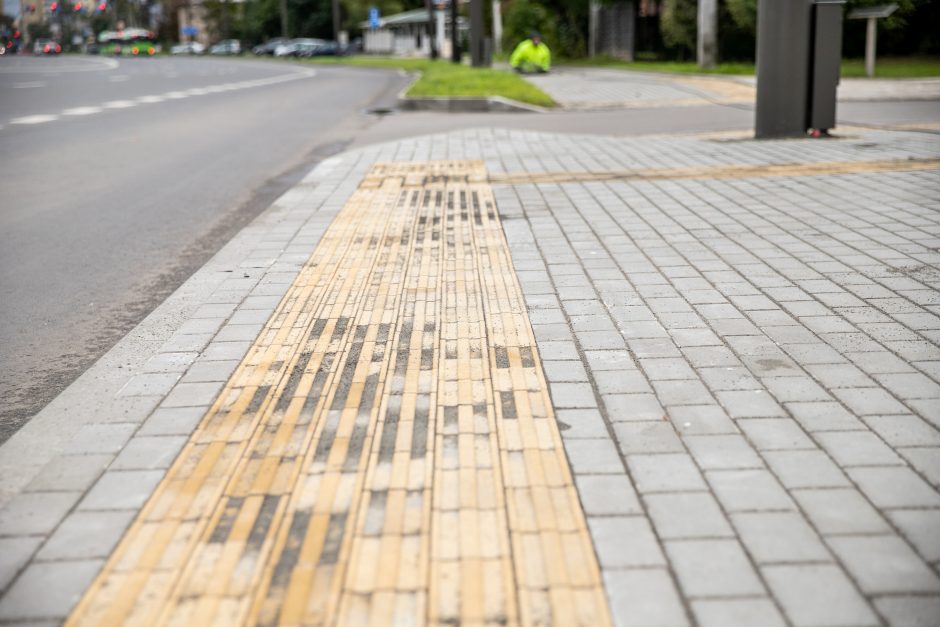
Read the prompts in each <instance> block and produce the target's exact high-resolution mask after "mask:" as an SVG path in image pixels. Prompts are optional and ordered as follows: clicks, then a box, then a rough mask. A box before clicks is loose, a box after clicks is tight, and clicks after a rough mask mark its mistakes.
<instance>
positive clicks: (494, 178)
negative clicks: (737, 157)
mask: <svg viewBox="0 0 940 627" xmlns="http://www.w3.org/2000/svg"><path fill="white" fill-rule="evenodd" d="M921 170H940V159H891V160H880V161H826V162H820V163H783V164H769V165H719V166H704V167H691V168H649V169H645V170H602V171H595V172H569V171H565V172H511V173H500V174H491V175H490V176H489V178H488V180H489V182H490V183H493V184H510V185H518V184H524V183H579V182H589V181H622V180H627V181H644V180H662V179H730V178H754V177H777V176H828V175H833V174H860V173H868V172H917V171H921Z"/></svg>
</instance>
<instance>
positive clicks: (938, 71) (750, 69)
mask: <svg viewBox="0 0 940 627" xmlns="http://www.w3.org/2000/svg"><path fill="white" fill-rule="evenodd" d="M570 64H571V65H576V66H583V67H609V68H620V69H625V70H638V71H642V72H673V73H679V74H733V75H739V76H747V75H753V74H754V64H753V63H719V64H718V66H717V67H715V68H714V69H711V70H703V69H701V68H700V67H699V66H698V65H696V64H695V62H692V61H689V62H680V61H634V62H630V63H628V62H626V61H621V60H619V59H613V58H608V57H598V58H595V59H585V60H583V61H581V60H579V61H572V62H570ZM842 76H843V78H864V77H865V61H864V59H844V60H843V61H842ZM935 76H940V58H933V57H885V58H883V59H878V60H877V62H876V63H875V78H926V77H935Z"/></svg>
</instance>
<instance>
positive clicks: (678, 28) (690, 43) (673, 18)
mask: <svg viewBox="0 0 940 627" xmlns="http://www.w3.org/2000/svg"><path fill="white" fill-rule="evenodd" d="M697 21H698V5H697V4H696V1H695V0H665V2H664V3H663V12H662V17H661V19H660V24H659V25H660V29H661V30H662V34H663V41H664V42H665V43H666V45H667V46H669V47H671V48H675V49H677V51H678V53H679V57H680V58H686V57H687V55H690V54H693V53H694V51H695V32H696V28H697V26H696V23H697Z"/></svg>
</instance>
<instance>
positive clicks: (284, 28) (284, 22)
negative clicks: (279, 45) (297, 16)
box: [280, 0, 288, 37]
mask: <svg viewBox="0 0 940 627" xmlns="http://www.w3.org/2000/svg"><path fill="white" fill-rule="evenodd" d="M280 8H281V37H287V36H288V35H287V0H281V2H280Z"/></svg>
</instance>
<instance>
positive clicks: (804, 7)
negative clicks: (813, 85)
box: [754, 0, 813, 138]
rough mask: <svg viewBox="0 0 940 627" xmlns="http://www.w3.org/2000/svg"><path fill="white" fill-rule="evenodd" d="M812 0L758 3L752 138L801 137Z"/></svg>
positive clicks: (765, 1) (804, 112)
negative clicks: (754, 113) (754, 112)
mask: <svg viewBox="0 0 940 627" xmlns="http://www.w3.org/2000/svg"><path fill="white" fill-rule="evenodd" d="M812 6H813V4H812V0H759V2H758V6H757V111H756V116H755V128H754V130H755V133H754V134H755V136H756V137H758V138H765V137H797V136H801V135H803V134H805V133H806V129H807V128H808V125H807V112H806V108H807V102H808V98H809V71H810V42H811V39H810V17H811V11H812Z"/></svg>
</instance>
